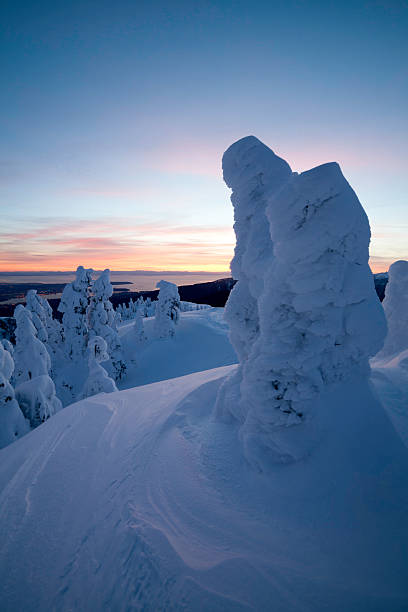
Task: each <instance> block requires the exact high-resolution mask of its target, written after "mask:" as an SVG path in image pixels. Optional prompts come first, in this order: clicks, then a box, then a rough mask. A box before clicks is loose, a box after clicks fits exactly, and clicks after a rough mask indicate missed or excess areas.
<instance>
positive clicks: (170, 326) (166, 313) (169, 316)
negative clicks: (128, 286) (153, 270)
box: [154, 280, 180, 338]
mask: <svg viewBox="0 0 408 612" xmlns="http://www.w3.org/2000/svg"><path fill="white" fill-rule="evenodd" d="M156 287H157V288H158V289H159V290H160V291H159V297H158V300H157V304H156V313H155V318H154V326H155V333H156V336H157V337H158V338H171V337H172V336H174V334H175V333H176V325H177V323H178V320H179V310H180V296H179V292H178V288H177V285H175V284H174V283H169V282H168V281H165V280H161V281H159V282H158V283H157V285H156Z"/></svg>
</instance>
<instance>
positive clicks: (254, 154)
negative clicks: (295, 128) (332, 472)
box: [218, 136, 292, 419]
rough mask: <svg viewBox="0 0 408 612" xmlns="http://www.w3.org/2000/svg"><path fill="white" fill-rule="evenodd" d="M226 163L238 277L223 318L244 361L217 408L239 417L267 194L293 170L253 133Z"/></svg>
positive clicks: (265, 238)
mask: <svg viewBox="0 0 408 612" xmlns="http://www.w3.org/2000/svg"><path fill="white" fill-rule="evenodd" d="M222 167H223V175H224V181H225V182H226V184H227V185H228V187H230V188H231V189H232V195H231V202H232V205H233V208H234V231H235V235H236V246H235V252H234V257H233V259H232V261H231V273H232V276H233V278H234V279H235V280H237V281H239V282H237V283H236V284H235V286H234V287H233V289H232V291H231V293H230V296H229V299H228V301H227V304H226V307H225V319H226V321H227V322H228V324H229V327H230V339H231V343H232V344H233V346H234V348H235V351H236V353H237V356H238V359H239V362H240V365H239V367H238V370H237V372H236V374H235V375H234V376H233V377H231V378H230V379H229V380H227V381H226V383H225V384H224V385H223V387H222V388H221V391H220V394H219V401H218V407H219V410H220V412H223V413H224V417H225V416H228V414H230V413H232V414H233V415H234V416H235V417H236V418H238V419H241V418H242V417H243V415H241V414H240V410H241V403H240V401H239V385H240V383H241V380H242V371H243V367H244V364H245V363H246V361H247V359H248V355H249V353H250V350H251V347H252V346H253V344H254V342H255V340H256V339H257V337H258V335H259V314H258V298H259V296H260V295H261V293H262V291H263V288H264V275H265V273H266V271H267V269H268V267H269V265H270V262H271V260H272V258H273V244H272V240H271V236H270V232H269V223H268V219H267V217H266V206H267V203H268V197H270V196H271V194H272V193H274V192H278V191H279V190H280V189H281V188H282V185H283V184H284V183H285V182H286V181H287V180H289V178H290V177H291V175H292V171H291V169H290V167H289V165H288V164H287V163H286V162H285V161H284V160H283V159H281V158H280V157H278V156H277V155H275V153H274V152H273V151H271V149H269V148H268V147H267V146H265V145H264V144H263V143H262V142H260V141H259V140H258V139H257V138H255V137H253V136H250V137H248V138H243V139H242V140H239V141H238V142H235V143H234V144H233V145H231V146H230V147H229V149H227V151H226V152H225V153H224V156H223V160H222ZM227 404H228V409H226V405H227Z"/></svg>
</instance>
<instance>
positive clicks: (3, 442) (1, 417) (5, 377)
mask: <svg viewBox="0 0 408 612" xmlns="http://www.w3.org/2000/svg"><path fill="white" fill-rule="evenodd" d="M13 370H14V361H13V357H12V356H11V353H10V351H8V350H6V349H5V348H4V346H3V344H2V343H1V342H0V448H3V447H4V446H7V445H8V444H11V443H12V442H14V441H15V440H17V438H20V437H21V436H23V435H24V434H25V433H27V432H28V431H29V426H28V423H27V421H26V420H25V418H24V415H23V413H22V412H21V409H20V407H19V405H18V403H17V401H16V399H15V396H14V389H13V387H12V386H11V384H10V378H11V375H12V374H13Z"/></svg>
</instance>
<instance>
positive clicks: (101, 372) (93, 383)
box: [82, 336, 118, 398]
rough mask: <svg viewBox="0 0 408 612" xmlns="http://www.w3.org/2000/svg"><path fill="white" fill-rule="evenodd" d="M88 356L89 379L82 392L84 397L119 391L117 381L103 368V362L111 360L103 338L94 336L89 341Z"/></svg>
mask: <svg viewBox="0 0 408 612" xmlns="http://www.w3.org/2000/svg"><path fill="white" fill-rule="evenodd" d="M87 354H88V378H87V379H86V381H85V385H84V388H83V390H82V397H83V398H85V397H90V396H91V395H96V394H97V393H112V392H113V391H117V390H118V389H117V387H116V384H115V381H114V380H112V378H110V376H109V374H108V373H107V371H106V370H105V369H104V368H103V367H102V366H101V362H103V361H107V360H108V359H109V355H108V352H107V344H106V342H105V340H104V339H103V338H102V337H101V336H93V337H92V338H91V339H90V340H89V343H88V349H87Z"/></svg>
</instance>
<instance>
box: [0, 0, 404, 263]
mask: <svg viewBox="0 0 408 612" xmlns="http://www.w3.org/2000/svg"><path fill="white" fill-rule="evenodd" d="M193 4H194V3H193ZM210 4H211V6H210V5H208V4H207V3H201V2H199V3H197V5H195V4H194V6H193V5H192V4H191V3H184V2H181V3H173V5H171V6H170V5H169V4H168V3H162V2H160V1H159V2H157V3H153V4H152V3H150V4H148V3H147V4H144V3H141V4H140V3H131V2H128V0H124V2H122V3H120V6H118V5H112V4H109V3H105V2H103V1H102V4H101V10H99V11H95V10H94V5H93V4H92V3H89V2H88V1H87V0H84V1H83V2H81V3H80V8H78V7H77V6H76V4H75V3H74V4H72V3H71V4H68V5H64V6H62V5H61V6H60V5H58V3H57V4H55V3H45V4H44V5H42V6H41V18H39V14H38V11H37V10H36V8H35V7H34V5H32V4H30V3H24V2H23V3H22V4H21V3H20V4H15V3H14V4H13V3H8V4H7V6H6V8H5V15H4V22H5V23H7V24H8V27H7V35H6V37H5V38H4V44H3V56H4V57H5V58H7V61H5V62H4V66H3V71H2V74H3V80H2V84H3V89H2V94H3V95H2V97H1V99H0V111H1V113H0V116H1V117H2V118H3V138H2V140H1V142H0V197H1V202H2V224H1V226H0V268H1V269H3V270H5V271H11V272H13V271H29V270H31V271H43V270H44V269H47V270H50V271H59V270H61V269H70V270H71V269H74V268H76V266H77V265H78V264H81V265H85V264H86V265H88V266H90V267H93V268H95V267H101V268H105V267H110V268H114V269H122V270H124V269H128V270H129V271H131V270H134V269H135V268H137V269H145V270H148V269H149V270H158V269H159V270H163V271H164V270H168V271H172V270H180V269H184V270H190V271H206V270H208V271H211V272H212V271H214V272H217V271H225V270H228V269H229V262H230V260H231V258H232V255H233V248H234V245H235V238H234V233H233V230H232V226H233V211H232V206H231V203H230V202H229V190H228V189H227V188H226V186H225V185H224V183H223V180H222V172H221V159H222V155H223V152H224V151H225V150H226V149H227V148H228V147H229V146H230V145H231V144H232V143H233V142H234V141H236V140H238V139H239V138H242V137H244V136H248V135H250V134H253V135H255V136H257V137H258V138H259V139H260V140H262V141H263V142H264V143H265V144H266V145H268V146H269V147H271V148H272V150H273V151H274V152H275V153H276V154H277V155H279V156H281V157H283V158H284V159H285V160H287V162H288V163H289V164H290V166H291V168H292V169H293V171H296V172H302V171H304V170H308V169H310V168H312V167H315V166H317V165H320V164H323V163H326V162H329V161H337V162H338V163H339V164H340V166H341V168H342V171H343V174H344V176H345V177H346V179H347V180H348V181H349V182H350V184H351V186H352V187H353V189H354V190H355V191H356V193H357V195H358V198H359V200H360V201H361V203H362V205H363V207H364V209H365V211H366V213H367V215H368V218H369V220H370V224H371V228H372V243H371V249H370V252H371V259H370V263H371V266H372V268H373V270H374V271H385V270H386V269H388V267H389V265H390V264H391V263H392V262H393V261H395V260H397V259H408V240H407V234H408V204H407V192H408V182H407V181H408V177H407V173H406V165H407V161H406V160H407V140H406V133H407V116H406V108H407V95H406V94H407V91H406V81H405V80H404V75H405V71H406V67H405V62H404V60H405V57H406V52H407V37H406V26H407V23H408V19H407V17H408V11H407V10H406V9H405V8H404V7H403V6H402V5H400V4H399V3H395V4H394V3H385V5H384V6H382V4H381V3H373V4H370V3H369V4H370V6H364V7H363V6H360V7H356V6H354V5H352V4H350V6H349V5H345V4H344V3H338V6H337V5H336V3H334V4H333V3H329V4H328V3H324V2H317V3H316V4H313V6H312V5H310V3H309V4H308V3H301V2H297V1H295V0H287V1H286V2H276V3H270V2H259V3H258V4H257V6H256V10H255V8H254V6H253V5H251V3H247V2H244V1H243V0H237V2H234V3H228V2H220V1H219V0H215V1H214V2H212V3H210ZM391 4H392V6H391ZM23 41H24V43H23ZM339 41H343V43H344V44H339ZM322 49H324V53H322ZM62 75H63V78H62ZM361 75H364V78H361ZM299 92H301V95H299ZM350 92H352V95H350Z"/></svg>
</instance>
